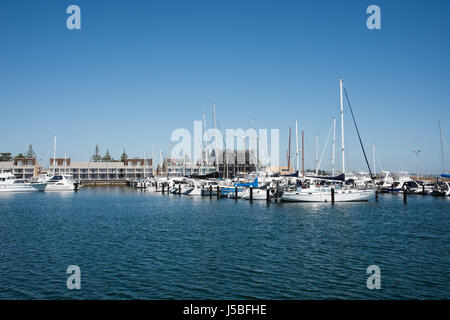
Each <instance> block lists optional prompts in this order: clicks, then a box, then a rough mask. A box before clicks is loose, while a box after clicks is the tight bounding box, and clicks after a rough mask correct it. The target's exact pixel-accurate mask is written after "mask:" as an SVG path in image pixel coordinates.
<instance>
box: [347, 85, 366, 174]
mask: <svg viewBox="0 0 450 320" xmlns="http://www.w3.org/2000/svg"><path fill="white" fill-rule="evenodd" d="M344 92H345V98H346V99H347V103H348V106H349V108H350V112H351V114H352V119H353V123H354V124H355V128H356V133H358V139H359V144H360V145H361V149H362V152H363V154H364V159H366V164H367V168H369V174H370V178H371V179H372V180H373V176H372V170H371V169H370V165H369V161H368V160H367V155H366V151H365V150H364V145H363V143H362V140H361V135H360V134H359V130H358V126H357V125H356V120H355V116H354V114H353V110H352V106H351V104H350V99H349V98H348V94H347V89H346V88H345V87H344Z"/></svg>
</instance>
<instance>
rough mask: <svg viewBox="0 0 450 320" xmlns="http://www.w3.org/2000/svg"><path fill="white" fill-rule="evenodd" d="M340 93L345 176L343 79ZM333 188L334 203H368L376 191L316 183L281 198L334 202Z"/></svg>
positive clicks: (340, 81) (295, 200)
mask: <svg viewBox="0 0 450 320" xmlns="http://www.w3.org/2000/svg"><path fill="white" fill-rule="evenodd" d="M339 93H340V104H341V134H342V173H343V174H344V175H345V153H344V150H345V149H344V104H343V95H342V79H339ZM333 162H334V161H333ZM316 169H317V168H316ZM311 180H312V181H315V180H320V179H314V178H312V179H311ZM331 188H334V201H336V202H349V201H367V200H369V199H370V198H371V197H373V196H374V195H375V190H374V189H368V188H366V189H356V188H348V187H346V186H343V187H341V186H339V185H337V186H336V187H330V186H316V185H315V183H310V184H309V186H308V188H305V187H301V188H298V189H297V190H296V191H287V192H284V193H283V195H282V196H281V200H283V201H294V202H327V201H331V200H332V199H331V197H332V190H331Z"/></svg>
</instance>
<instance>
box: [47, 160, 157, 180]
mask: <svg viewBox="0 0 450 320" xmlns="http://www.w3.org/2000/svg"><path fill="white" fill-rule="evenodd" d="M53 171H54V172H55V174H70V175H72V176H73V177H74V178H75V179H77V180H80V181H81V182H100V181H117V182H120V181H127V180H136V179H141V178H147V177H151V176H153V166H152V159H145V160H144V159H139V158H134V159H126V160H125V162H122V161H99V162H94V161H81V162H74V161H71V159H70V158H66V159H64V158H56V159H55V161H53V158H51V159H50V169H49V172H50V173H53Z"/></svg>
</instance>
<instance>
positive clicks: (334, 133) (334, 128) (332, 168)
mask: <svg viewBox="0 0 450 320" xmlns="http://www.w3.org/2000/svg"><path fill="white" fill-rule="evenodd" d="M335 149H336V117H334V119H333V155H332V157H331V176H333V177H334V154H335Z"/></svg>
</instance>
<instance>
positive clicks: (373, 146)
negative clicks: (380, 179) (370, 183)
mask: <svg viewBox="0 0 450 320" xmlns="http://www.w3.org/2000/svg"><path fill="white" fill-rule="evenodd" d="M372 153H373V174H377V163H376V162H375V145H374V144H373V145H372Z"/></svg>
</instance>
